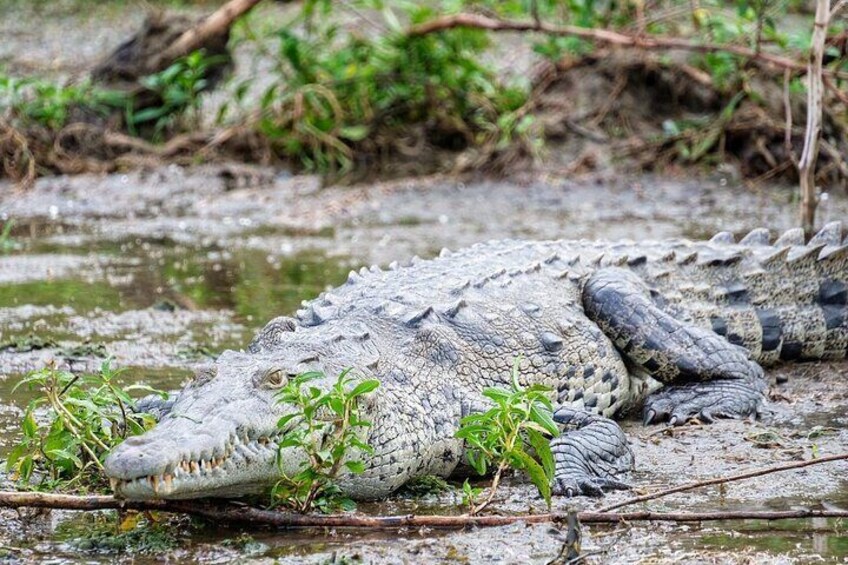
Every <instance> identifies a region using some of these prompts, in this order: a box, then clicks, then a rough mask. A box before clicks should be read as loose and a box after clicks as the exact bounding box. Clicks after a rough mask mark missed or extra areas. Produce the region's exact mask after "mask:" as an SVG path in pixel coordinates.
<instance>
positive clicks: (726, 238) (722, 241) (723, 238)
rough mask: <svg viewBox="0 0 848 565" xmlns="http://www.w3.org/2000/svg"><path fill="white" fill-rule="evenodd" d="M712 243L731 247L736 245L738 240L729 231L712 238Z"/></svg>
mask: <svg viewBox="0 0 848 565" xmlns="http://www.w3.org/2000/svg"><path fill="white" fill-rule="evenodd" d="M710 243H716V244H719V245H731V244H734V243H736V238H735V237H733V234H732V233H730V232H729V231H721V232H718V233H717V234H715V235H714V236H712V237H711V238H710Z"/></svg>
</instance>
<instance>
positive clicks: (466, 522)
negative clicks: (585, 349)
mask: <svg viewBox="0 0 848 565" xmlns="http://www.w3.org/2000/svg"><path fill="white" fill-rule="evenodd" d="M0 507H7V508H22V507H32V508H61V509H65V510H104V509H122V510H143V511H147V510H158V511H162V512H175V513H180V514H191V515H194V516H201V517H204V518H208V519H210V520H214V521H216V522H222V521H223V522H230V523H250V524H264V525H268V526H274V527H278V528H367V529H396V528H420V527H428V528H446V529H450V528H466V527H470V526H478V527H480V526H504V525H507V524H514V523H516V522H525V523H545V522H561V521H565V520H566V519H567V514H566V513H564V512H555V513H549V514H522V515H515V516H469V515H462V516H430V515H426V516H416V515H406V516H362V515H356V514H337V515H323V514H295V513H287V512H280V511H277V510H262V509H260V508H252V507H249V506H240V505H238V504H235V503H232V502H209V501H202V500H201V501H188V500H149V501H126V500H120V499H116V498H114V497H112V496H74V495H68V494H49V493H41V492H8V491H6V492H4V491H0ZM577 517H578V519H579V520H580V521H581V522H583V523H585V524H599V523H617V522H646V521H647V522H656V521H663V522H705V521H714V520H743V519H759V520H783V519H787V518H846V517H848V510H809V509H806V510H778V511H741V512H740V511H729V512H646V511H645V512H625V513H612V512H580V513H579V514H578V515H577Z"/></svg>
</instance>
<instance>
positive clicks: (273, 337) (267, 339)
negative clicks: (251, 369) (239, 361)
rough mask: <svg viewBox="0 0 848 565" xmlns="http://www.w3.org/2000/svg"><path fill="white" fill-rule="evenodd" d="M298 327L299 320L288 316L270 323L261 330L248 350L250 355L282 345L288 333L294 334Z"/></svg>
mask: <svg viewBox="0 0 848 565" xmlns="http://www.w3.org/2000/svg"><path fill="white" fill-rule="evenodd" d="M296 327H297V320H295V319H294V318H289V317H286V316H279V317H277V318H274V319H273V320H271V321H270V322H268V323H267V324H266V325H265V327H264V328H262V329H261V330H259V333H257V334H256V337H254V338H253V341H251V342H250V345H248V346H247V350H248V351H249V352H250V353H258V352H260V351H262V350H263V349H268V348H269V347H273V346H274V345H277V344H279V343H281V342H282V341H283V340H284V339H285V335H286V334H287V333H290V332H293V331H294V329H295V328H296Z"/></svg>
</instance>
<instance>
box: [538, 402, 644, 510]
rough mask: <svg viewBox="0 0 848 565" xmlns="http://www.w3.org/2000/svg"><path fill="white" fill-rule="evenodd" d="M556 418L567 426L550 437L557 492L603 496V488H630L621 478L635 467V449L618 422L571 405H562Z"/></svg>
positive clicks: (554, 484) (555, 489)
mask: <svg viewBox="0 0 848 565" xmlns="http://www.w3.org/2000/svg"><path fill="white" fill-rule="evenodd" d="M554 420H555V421H557V422H558V423H560V424H564V425H565V427H566V430H565V431H564V432H563V433H562V434H561V435H560V436H558V437H556V438H554V439H553V440H552V441H551V451H552V452H553V455H554V462H555V469H554V481H553V492H554V494H559V495H564V496H579V495H584V496H601V495H603V491H604V490H612V489H618V490H621V489H629V488H630V485H628V484H627V483H625V482H624V481H623V480H622V479H624V478H626V476H627V474H628V473H629V472H630V469H632V467H633V453H632V452H631V451H630V447H629V446H628V445H627V437H626V436H625V435H624V432H623V431H622V430H621V428H620V427H619V426H618V424H616V423H615V422H613V421H612V420H610V419H608V418H604V417H602V416H597V415H594V414H591V413H589V412H584V411H580V410H575V409H573V408H569V407H561V408H559V409H558V410H557V411H556V412H555V413H554Z"/></svg>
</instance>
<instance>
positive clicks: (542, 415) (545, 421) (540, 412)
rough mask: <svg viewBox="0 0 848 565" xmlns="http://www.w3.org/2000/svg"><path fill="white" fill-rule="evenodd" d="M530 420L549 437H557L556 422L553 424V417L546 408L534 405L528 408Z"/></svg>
mask: <svg viewBox="0 0 848 565" xmlns="http://www.w3.org/2000/svg"><path fill="white" fill-rule="evenodd" d="M530 418H531V419H532V420H533V421H534V422H536V423H537V424H539V425H540V426H542V427H543V428H545V431H546V432H547V433H548V434H549V435H550V436H551V437H556V436H557V435H559V428H557V425H556V422H554V419H553V415H552V414H551V412H550V411H549V410H547V409H546V408H543V407H540V406H539V405H537V404H534V405H533V406H532V407H531V408H530Z"/></svg>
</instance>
